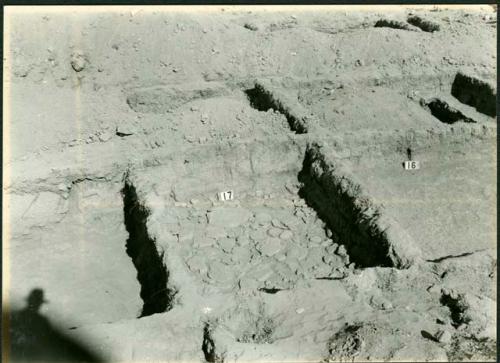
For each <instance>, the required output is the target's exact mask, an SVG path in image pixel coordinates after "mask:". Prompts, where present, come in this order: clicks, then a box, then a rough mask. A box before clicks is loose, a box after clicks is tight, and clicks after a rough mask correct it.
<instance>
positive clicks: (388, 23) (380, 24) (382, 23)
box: [374, 19, 410, 30]
mask: <svg viewBox="0 0 500 363" xmlns="http://www.w3.org/2000/svg"><path fill="white" fill-rule="evenodd" d="M374 27H375V28H392V29H400V30H410V27H409V26H408V24H406V23H403V22H402V21H397V20H388V19H380V20H378V21H377V22H376V23H375V25H374Z"/></svg>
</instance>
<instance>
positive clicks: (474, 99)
mask: <svg viewBox="0 0 500 363" xmlns="http://www.w3.org/2000/svg"><path fill="white" fill-rule="evenodd" d="M451 94H452V95H453V96H454V97H455V98H456V99H457V100H459V101H460V102H462V103H465V104H466V105H469V106H472V107H474V108H475V109H476V110H477V111H479V112H481V113H484V114H485V115H488V116H491V117H495V116H496V99H497V93H496V91H495V87H494V85H492V84H490V83H488V82H485V81H483V80H481V79H478V78H475V77H472V76H468V75H466V74H464V73H461V72H459V73H457V75H456V76H455V79H454V80H453V84H452V86H451Z"/></svg>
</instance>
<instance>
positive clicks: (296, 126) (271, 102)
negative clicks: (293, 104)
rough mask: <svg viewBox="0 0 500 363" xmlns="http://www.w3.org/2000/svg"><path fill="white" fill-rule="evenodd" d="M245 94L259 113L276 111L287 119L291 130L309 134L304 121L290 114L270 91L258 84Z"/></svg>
mask: <svg viewBox="0 0 500 363" xmlns="http://www.w3.org/2000/svg"><path fill="white" fill-rule="evenodd" d="M245 94H246V95H247V97H248V100H249V102H250V106H252V107H253V108H255V109H256V110H259V111H264V112H265V111H267V110H270V109H272V110H275V111H278V112H279V113H281V114H283V115H284V116H285V117H286V120H287V122H288V125H289V126H290V129H291V130H292V131H294V132H295V133H297V134H305V133H307V127H306V125H305V122H304V120H302V119H300V118H299V117H296V116H295V115H293V114H292V113H291V112H290V109H289V108H288V107H286V106H285V105H284V104H283V102H282V101H280V100H279V99H278V98H277V97H276V96H275V95H273V94H272V92H270V91H269V90H267V89H265V88H264V87H263V86H262V85H260V84H256V85H255V87H254V88H252V89H247V90H246V91H245Z"/></svg>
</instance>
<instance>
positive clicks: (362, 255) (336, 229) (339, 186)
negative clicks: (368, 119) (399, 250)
mask: <svg viewBox="0 0 500 363" xmlns="http://www.w3.org/2000/svg"><path fill="white" fill-rule="evenodd" d="M298 179H299V181H300V182H301V183H302V188H301V189H300V191H299V195H300V196H301V197H302V198H303V199H304V200H305V201H306V203H307V204H308V205H309V206H310V207H312V208H313V209H314V210H315V211H316V213H317V215H318V217H319V218H320V219H321V220H322V221H323V222H325V224H326V225H327V226H328V228H329V229H330V230H331V231H332V232H333V234H334V235H335V237H336V239H338V240H339V241H340V243H342V244H344V246H345V248H346V251H347V253H348V255H349V258H350V260H351V261H352V262H354V263H355V264H356V266H358V267H375V266H381V267H393V262H392V261H391V259H390V258H389V242H388V241H387V239H386V237H385V235H384V233H383V231H380V229H379V228H378V227H377V225H376V223H375V219H376V218H377V216H378V215H376V214H375V215H373V216H368V215H366V214H365V212H364V210H363V209H362V208H360V207H358V206H357V205H356V203H355V200H356V195H355V194H356V187H355V186H352V187H349V186H346V185H347V184H348V183H346V181H347V180H346V179H345V178H343V177H339V176H337V175H336V174H335V173H334V170H333V168H332V167H331V166H329V165H328V164H327V163H326V162H325V160H324V157H323V155H322V154H321V153H320V152H319V151H318V147H317V146H312V147H309V148H308V149H307V151H306V155H305V158H304V162H303V168H302V171H301V172H300V173H299V176H298Z"/></svg>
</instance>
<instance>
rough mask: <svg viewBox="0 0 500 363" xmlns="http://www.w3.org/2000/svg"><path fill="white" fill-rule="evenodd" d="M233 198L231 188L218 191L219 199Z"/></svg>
mask: <svg viewBox="0 0 500 363" xmlns="http://www.w3.org/2000/svg"><path fill="white" fill-rule="evenodd" d="M233 198H234V193H233V191H232V190H228V191H225V192H220V193H219V200H222V201H226V200H233Z"/></svg>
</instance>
